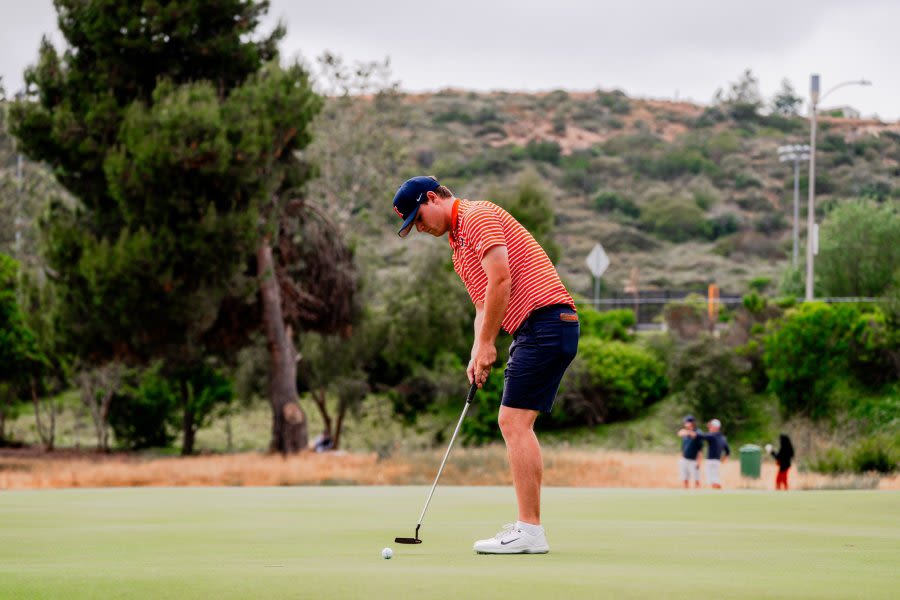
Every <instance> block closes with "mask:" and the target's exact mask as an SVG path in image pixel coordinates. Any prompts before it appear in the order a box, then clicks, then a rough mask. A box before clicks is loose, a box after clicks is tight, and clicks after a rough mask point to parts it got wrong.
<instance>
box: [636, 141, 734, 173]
mask: <svg viewBox="0 0 900 600" xmlns="http://www.w3.org/2000/svg"><path fill="white" fill-rule="evenodd" d="M631 162H632V164H633V166H634V167H635V169H637V171H638V172H640V173H643V174H644V175H647V176H649V177H654V178H656V179H666V180H668V179H675V178H676V177H679V176H681V175H687V174H694V175H699V174H700V173H706V174H708V175H710V176H712V177H715V176H717V175H718V173H719V167H718V166H716V164H715V163H714V162H712V161H710V160H709V159H708V158H706V157H705V156H703V153H702V152H700V150H697V149H696V148H672V149H670V150H669V151H668V152H665V153H664V154H663V155H662V156H660V157H659V158H656V159H654V158H649V157H647V156H645V155H636V156H635V157H633V158H632V161H631Z"/></svg>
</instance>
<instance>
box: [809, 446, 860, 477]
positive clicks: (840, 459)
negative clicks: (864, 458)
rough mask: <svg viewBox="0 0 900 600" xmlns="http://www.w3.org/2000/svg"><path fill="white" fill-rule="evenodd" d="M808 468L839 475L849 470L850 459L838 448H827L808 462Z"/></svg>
mask: <svg viewBox="0 0 900 600" xmlns="http://www.w3.org/2000/svg"><path fill="white" fill-rule="evenodd" d="M808 466H809V469H810V470H811V471H815V472H817V473H824V474H826V475H839V474H841V473H846V472H848V471H849V470H850V460H849V459H848V458H847V454H846V453H845V452H844V451H843V450H841V449H840V448H834V447H832V448H828V449H826V450H824V451H823V452H821V453H819V454H818V455H816V456H815V457H814V458H812V459H811V460H810V461H809V462H808Z"/></svg>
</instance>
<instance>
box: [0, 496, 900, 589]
mask: <svg viewBox="0 0 900 600" xmlns="http://www.w3.org/2000/svg"><path fill="white" fill-rule="evenodd" d="M426 489H427V488H423V487H399V488H256V489H235V488H212V489H177V490H173V489H124V490H122V489H120V490H74V491H64V492H13V493H6V494H3V495H0V531H3V540H4V543H3V544H2V545H0V597H2V598H59V597H66V598H100V597H107V598H109V597H116V598H149V597H153V598H212V597H215V598H246V597H259V596H267V597H297V598H314V597H319V598H390V597H414V598H422V599H426V598H475V597H491V598H520V597H521V596H522V593H523V590H527V591H528V595H529V596H530V597H536V598H548V597H554V598H559V597H567V598H597V597H617V598H643V597H671V598H689V597H690V598H694V597H696V596H697V595H698V593H709V594H713V595H715V596H716V597H719V598H761V597H765V598H786V597H807V598H810V597H815V598H854V597H860V598H861V597H865V598H889V597H893V595H894V593H895V592H896V587H897V583H898V580H897V572H896V565H897V563H898V561H900V495H898V494H897V493H889V492H881V493H878V492H876V493H873V492H868V493H859V492H807V493H790V494H763V493H752V492H725V493H683V492H646V491H622V490H605V489H560V488H554V489H548V490H546V491H545V497H544V500H545V506H544V514H545V521H546V525H547V528H548V534H549V540H550V543H551V546H552V549H553V551H552V553H551V554H549V555H547V556H517V557H495V556H476V555H474V554H473V553H472V551H471V543H472V540H473V539H475V538H477V537H483V536H485V535H489V534H491V533H493V532H494V531H495V530H496V529H497V528H499V525H501V524H502V523H503V522H505V521H508V520H509V519H510V513H511V509H512V507H513V497H512V492H511V490H509V489H500V488H465V487H457V488H451V487H443V488H439V489H438V492H437V494H436V496H435V499H434V502H433V503H432V505H431V508H430V513H429V515H428V517H427V520H426V523H425V525H424V526H423V529H422V538H423V539H424V540H425V543H424V544H422V545H421V546H416V547H403V546H398V545H395V544H393V542H392V539H393V537H394V536H397V535H403V536H406V535H411V534H412V533H413V529H414V526H415V519H416V518H417V516H418V514H419V511H420V508H421V503H422V501H423V499H424V496H425V493H426ZM387 545H390V546H393V548H394V551H395V557H394V559H393V560H391V561H385V560H383V559H382V558H381V557H380V555H379V552H380V550H381V548H382V547H384V546H387Z"/></svg>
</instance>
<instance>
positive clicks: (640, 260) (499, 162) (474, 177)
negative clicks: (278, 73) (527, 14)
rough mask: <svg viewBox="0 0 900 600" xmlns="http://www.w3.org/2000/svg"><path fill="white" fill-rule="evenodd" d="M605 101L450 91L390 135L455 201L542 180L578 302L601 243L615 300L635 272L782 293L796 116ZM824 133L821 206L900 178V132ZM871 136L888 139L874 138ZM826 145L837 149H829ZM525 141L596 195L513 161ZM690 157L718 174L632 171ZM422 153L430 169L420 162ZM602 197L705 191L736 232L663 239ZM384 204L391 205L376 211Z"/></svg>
mask: <svg viewBox="0 0 900 600" xmlns="http://www.w3.org/2000/svg"><path fill="white" fill-rule="evenodd" d="M608 97H609V94H603V93H599V94H595V93H565V92H552V93H549V94H523V93H493V94H476V93H471V92H464V91H453V90H446V91H443V92H439V93H436V94H422V95H406V96H402V97H401V103H400V105H399V106H400V108H396V109H395V111H396V113H397V114H396V120H397V122H398V123H399V124H400V125H398V127H397V131H396V133H397V135H400V136H402V137H404V139H407V140H408V142H409V152H410V157H409V161H408V162H409V164H407V165H404V168H403V174H412V173H421V172H427V173H431V174H434V175H436V176H438V177H440V178H441V179H442V181H444V182H445V183H447V184H448V185H450V186H451V187H452V189H453V190H454V191H455V192H456V193H457V194H458V195H460V196H461V197H468V198H473V199H482V198H485V197H487V196H488V195H489V194H490V191H491V189H492V188H495V187H497V186H506V185H511V184H514V183H515V181H516V180H517V179H518V177H519V176H520V175H521V173H523V172H524V171H526V170H534V171H536V172H537V173H538V175H539V177H540V180H541V182H542V183H543V184H544V186H545V187H546V189H547V191H548V192H549V194H550V196H551V198H552V201H553V207H554V212H555V213H556V232H555V237H556V240H557V242H558V243H559V245H560V246H561V247H562V248H563V249H564V252H563V256H562V258H561V261H560V263H559V264H558V268H559V270H560V273H561V275H562V276H563V278H564V279H565V281H566V282H567V284H568V285H569V286H570V288H571V289H572V291H573V292H575V293H578V294H584V295H585V296H588V297H589V296H590V295H591V279H590V275H589V273H588V272H587V269H586V268H585V266H584V257H585V256H586V255H587V253H588V252H589V251H590V249H591V247H592V246H593V245H594V244H595V243H596V242H598V241H600V242H602V243H603V244H604V246H605V247H606V248H607V251H608V253H609V254H610V257H611V259H612V261H611V265H610V268H609V271H608V272H607V273H606V274H605V275H604V282H605V283H606V284H607V285H608V286H610V289H616V290H619V291H620V292H621V290H622V286H623V284H624V282H625V281H626V279H627V278H628V277H629V275H630V273H631V269H632V268H633V267H637V268H639V269H640V278H641V284H642V287H643V288H644V289H650V288H656V287H659V288H673V289H705V284H706V283H707V282H708V281H709V280H710V279H712V280H715V281H716V282H717V283H719V285H720V287H721V288H722V289H723V290H725V291H728V292H737V293H741V292H744V291H746V290H747V289H748V287H747V286H748V284H749V282H750V281H751V280H752V279H754V278H756V277H767V278H770V279H771V280H772V281H773V288H774V287H776V286H777V284H778V281H779V280H780V278H781V274H782V271H783V270H784V268H785V267H786V266H787V265H788V263H789V254H790V243H791V242H790V219H791V206H792V185H791V184H792V173H791V169H790V168H789V167H787V166H786V165H785V164H782V163H779V162H778V154H777V148H778V146H780V145H783V144H794V143H801V142H804V141H807V140H808V135H809V134H808V128H807V125H806V122H805V120H802V119H800V118H795V119H793V120H791V121H790V122H789V123H788V125H789V127H786V128H785V130H784V131H782V130H778V129H775V128H773V127H771V126H769V125H767V124H766V123H765V122H764V120H760V121H758V122H737V121H734V120H733V119H729V118H724V120H721V121H715V120H713V121H709V120H708V119H707V120H706V122H704V119H703V117H702V115H703V112H704V107H702V106H698V105H694V104H689V103H676V102H666V101H656V100H643V99H637V98H630V99H628V98H626V99H625V100H624V106H625V108H624V109H623V111H619V112H617V111H616V110H611V109H610V107H609V106H608V105H605V104H604V98H608ZM554 123H556V125H557V126H554ZM820 123H821V126H822V133H821V143H820V146H819V156H818V173H819V179H820V180H822V181H825V180H827V181H828V184H829V187H828V188H827V190H824V191H823V192H822V193H820V194H819V195H818V200H819V208H820V209H822V208H824V207H826V206H827V205H828V203H829V202H831V201H833V200H837V199H842V198H848V197H854V196H858V195H859V194H860V193H861V192H862V190H863V189H864V188H865V186H866V184H871V183H873V182H875V181H882V182H889V181H890V180H891V178H892V177H893V176H894V174H895V173H896V170H897V169H898V168H900V154H898V148H900V135H898V134H900V124H897V123H888V124H879V123H875V122H870V121H852V120H846V119H823V120H822V121H821V122H820ZM873 134H878V135H880V134H883V135H880V137H878V138H877V139H876V138H875V137H874V136H873ZM832 135H833V136H834V140H837V141H828V140H826V138H828V136H832ZM651 138H655V139H656V140H657V144H658V145H657V146H656V147H653V148H641V147H639V146H638V144H640V143H641V142H640V141H639V140H641V139H643V140H647V139H651ZM842 139H846V140H848V141H849V143H850V144H851V146H850V147H849V149H848V148H847V147H846V146H842V145H841V143H840V141H839V140H842ZM873 140H875V141H873ZM531 141H543V142H553V143H556V144H558V145H559V146H560V147H561V149H562V152H563V155H568V154H571V153H573V152H575V153H578V152H582V153H584V152H591V151H593V152H594V153H595V155H594V156H593V158H591V159H589V160H590V161H591V167H590V169H591V177H592V178H593V183H591V184H589V185H588V188H589V191H588V190H587V189H582V190H581V191H579V190H578V189H576V188H574V187H573V186H572V185H570V184H568V183H567V182H566V177H567V175H566V166H565V165H564V164H554V163H552V162H547V161H542V160H531V159H530V158H527V157H526V158H522V157H521V153H520V156H519V157H514V158H510V153H511V152H512V150H511V149H512V148H518V149H519V150H522V149H523V147H524V146H526V144H527V143H529V142H531ZM876 146H877V149H876ZM690 150H695V151H696V152H698V153H700V154H699V155H702V156H703V157H704V158H706V159H708V160H709V161H711V163H713V164H714V165H715V167H713V168H714V169H715V171H716V172H717V174H715V175H713V174H709V173H706V172H701V173H696V172H694V173H687V172H686V173H682V174H680V175H675V176H671V177H659V176H650V175H647V174H644V173H641V172H639V170H638V169H637V168H636V167H635V165H634V162H635V161H634V159H635V158H636V157H637V156H641V157H643V158H647V159H649V158H659V157H660V156H662V155H664V154H666V153H668V152H670V151H677V152H682V151H690ZM423 156H427V157H428V159H427V160H424V161H423V158H422V157H423ZM886 185H887V186H888V187H893V188H896V185H894V186H891V184H890V183H887V184H886ZM600 190H614V191H616V192H618V193H620V194H622V195H623V196H625V197H626V198H628V199H630V200H632V201H634V202H635V203H636V204H637V205H638V206H640V207H641V208H642V209H646V208H648V207H649V206H650V205H651V204H653V203H654V202H658V201H660V199H661V198H672V197H688V198H690V197H693V196H694V195H695V194H696V193H697V192H698V191H701V192H702V193H703V194H705V195H707V196H708V197H709V198H711V199H712V202H711V205H710V206H708V207H706V208H704V212H705V216H706V218H713V217H716V216H720V215H722V214H726V213H727V214H733V215H736V216H737V217H739V218H740V220H741V230H740V232H738V233H736V234H733V235H731V236H728V237H727V238H722V239H720V240H717V241H706V240H703V239H693V240H689V241H686V242H682V243H672V242H668V241H665V240H663V239H660V238H658V237H656V236H654V235H653V234H650V233H647V232H645V231H643V230H641V228H640V227H639V224H638V223H636V222H634V221H632V220H628V219H621V218H617V217H615V216H613V215H611V214H609V213H598V212H597V211H596V210H594V209H593V208H592V202H593V199H594V198H595V197H596V195H597V192H598V191H600ZM897 192H898V190H897V189H894V190H893V193H895V194H896V193H897ZM802 196H803V197H805V191H803V193H802ZM895 197H896V196H895ZM383 202H386V199H385V200H379V203H377V204H375V206H376V207H377V206H381V205H382V204H383ZM801 208H802V207H801ZM379 210H380V209H379ZM376 214H379V215H380V214H381V213H380V212H377V213H376ZM385 214H387V213H385ZM390 216H391V215H387V216H386V217H385V219H386V220H387V219H389V218H390ZM775 217H778V219H780V221H779V224H778V225H777V226H775V227H773V228H770V229H769V230H766V231H765V232H762V233H760V232H758V231H756V227H757V224H758V223H759V222H760V221H761V220H763V219H773V218H775ZM387 222H389V221H387ZM801 236H805V231H804V230H803V223H801ZM803 239H805V237H804V238H803ZM625 240H631V242H626V241H625ZM635 243H637V246H638V247H639V248H636V247H634V244H635ZM379 244H380V246H381V247H384V248H390V253H389V254H386V255H387V256H393V255H395V254H396V252H398V251H399V252H402V251H404V249H405V248H406V247H404V246H402V245H400V244H399V243H398V242H397V241H396V240H395V239H394V240H392V239H391V238H390V235H389V234H387V233H385V234H384V239H383V240H381V241H380V242H379ZM407 249H408V248H407Z"/></svg>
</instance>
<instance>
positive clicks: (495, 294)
mask: <svg viewBox="0 0 900 600" xmlns="http://www.w3.org/2000/svg"><path fill="white" fill-rule="evenodd" d="M481 266H482V268H483V269H484V272H485V274H486V275H487V280H488V281H487V290H486V291H485V294H484V302H478V303H476V304H475V343H474V344H473V345H472V360H471V361H470V362H469V368H468V369H467V371H468V375H469V381H470V382H472V383H475V382H477V383H478V387H481V385H482V384H484V382H485V381H487V376H488V371H490V369H491V366H493V364H494V361H495V360H497V347H496V346H495V345H494V343H495V341H496V340H497V334H498V333H499V332H500V324H501V323H502V322H503V315H505V314H506V307H507V306H508V305H509V290H510V286H511V281H510V276H509V255H508V254H507V251H506V246H494V247H493V248H490V249H489V250H488V251H487V252H485V254H484V257H483V258H482V259H481Z"/></svg>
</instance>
